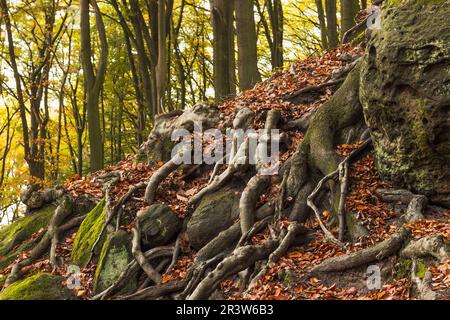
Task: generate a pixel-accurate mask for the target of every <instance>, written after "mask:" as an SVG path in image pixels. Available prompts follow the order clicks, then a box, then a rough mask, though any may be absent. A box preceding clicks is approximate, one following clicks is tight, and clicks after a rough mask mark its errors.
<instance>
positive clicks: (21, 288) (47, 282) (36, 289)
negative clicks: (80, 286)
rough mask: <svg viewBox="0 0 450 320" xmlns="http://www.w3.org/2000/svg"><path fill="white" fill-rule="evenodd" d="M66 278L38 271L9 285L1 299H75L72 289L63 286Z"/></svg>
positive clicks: (1, 294)
mask: <svg viewBox="0 0 450 320" xmlns="http://www.w3.org/2000/svg"><path fill="white" fill-rule="evenodd" d="M63 281H64V278H63V277H60V276H54V275H51V274H48V273H37V274H35V275H33V276H30V277H28V278H26V279H24V280H22V281H18V282H16V283H14V284H12V285H11V286H9V287H7V288H6V289H5V290H3V291H2V292H1V293H0V300H73V299H75V296H74V295H73V293H72V291H71V290H69V289H68V288H67V287H64V286H63Z"/></svg>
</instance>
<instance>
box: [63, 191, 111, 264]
mask: <svg viewBox="0 0 450 320" xmlns="http://www.w3.org/2000/svg"><path fill="white" fill-rule="evenodd" d="M104 223H105V200H102V201H100V202H99V203H98V204H97V206H96V207H95V208H94V209H92V211H91V212H89V213H88V215H87V216H86V218H85V219H84V220H83V222H82V223H81V225H80V228H79V229H78V232H77V235H76V238H75V240H74V243H73V249H72V256H71V259H72V263H73V264H75V265H78V266H80V267H85V266H86V264H87V263H88V262H89V258H90V256H91V251H92V248H93V246H94V244H95V241H96V240H97V238H98V236H99V235H100V233H101V231H102V229H103V225H104ZM103 242H104V236H103V239H101V240H100V242H99V243H98V244H97V246H96V248H95V249H96V252H95V253H97V254H100V251H101V249H102V245H103Z"/></svg>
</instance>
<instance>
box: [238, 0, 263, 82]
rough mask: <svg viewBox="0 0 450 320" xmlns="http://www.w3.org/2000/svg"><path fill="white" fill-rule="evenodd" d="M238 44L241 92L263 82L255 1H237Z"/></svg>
mask: <svg viewBox="0 0 450 320" xmlns="http://www.w3.org/2000/svg"><path fill="white" fill-rule="evenodd" d="M234 4H235V10H236V31H237V32H236V33H237V43H238V75H239V88H240V90H241V91H243V90H246V89H249V88H251V87H253V86H254V85H255V83H257V82H259V81H261V75H260V74H259V71H258V56H257V47H256V41H257V37H256V27H255V13H254V10H253V0H235V2H234Z"/></svg>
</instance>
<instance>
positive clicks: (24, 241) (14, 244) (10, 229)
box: [0, 205, 56, 270]
mask: <svg viewBox="0 0 450 320" xmlns="http://www.w3.org/2000/svg"><path fill="white" fill-rule="evenodd" d="M55 209H56V208H55V206H53V205H47V206H45V207H44V208H42V209H40V210H37V211H35V212H33V214H32V215H29V216H26V217H22V218H19V219H17V220H16V221H14V222H13V223H11V224H9V225H7V226H5V227H3V228H1V229H0V270H2V269H4V268H5V267H7V266H8V265H9V264H10V263H12V262H13V261H14V260H15V259H16V256H17V254H18V253H20V252H22V251H24V250H28V249H30V248H31V247H32V246H33V244H34V242H33V241H31V239H30V238H31V236H32V235H33V234H34V233H36V232H38V231H40V230H41V229H43V228H46V227H47V226H48V224H49V222H50V220H51V218H52V216H53V214H54V212H55Z"/></svg>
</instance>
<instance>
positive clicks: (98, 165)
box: [80, 0, 108, 172]
mask: <svg viewBox="0 0 450 320" xmlns="http://www.w3.org/2000/svg"><path fill="white" fill-rule="evenodd" d="M89 2H90V1H89V0H81V1H80V45H81V49H80V50H81V64H82V66H83V75H84V88H85V92H86V108H87V119H88V133H89V148H90V157H89V158H90V163H91V172H95V171H98V170H100V169H102V168H103V165H104V148H103V144H104V140H103V136H102V129H101V125H100V111H99V99H100V91H101V90H102V86H103V82H104V80H105V74H106V66H107V57H108V44H107V41H106V32H105V25H104V24H103V19H102V14H101V12H100V9H99V7H98V5H97V1H96V0H92V1H91V3H92V6H93V8H94V13H95V20H96V25H97V31H98V35H99V38H100V43H101V50H100V56H99V59H98V60H99V61H98V65H97V70H96V72H95V71H94V66H93V64H92V55H93V52H92V47H91V26H90V21H89Z"/></svg>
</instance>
